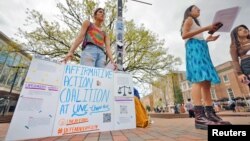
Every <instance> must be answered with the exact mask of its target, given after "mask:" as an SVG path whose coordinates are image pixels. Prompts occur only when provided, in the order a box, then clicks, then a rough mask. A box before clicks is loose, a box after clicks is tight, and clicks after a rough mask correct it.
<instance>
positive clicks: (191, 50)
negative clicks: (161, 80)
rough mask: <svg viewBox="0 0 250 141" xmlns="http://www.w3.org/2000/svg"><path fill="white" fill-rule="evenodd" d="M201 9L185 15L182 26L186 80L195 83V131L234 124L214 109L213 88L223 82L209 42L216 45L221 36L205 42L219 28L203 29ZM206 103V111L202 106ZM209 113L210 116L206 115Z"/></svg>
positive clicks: (190, 9)
mask: <svg viewBox="0 0 250 141" xmlns="http://www.w3.org/2000/svg"><path fill="white" fill-rule="evenodd" d="M199 16H200V9H199V8H198V7H197V6H195V5H192V6H190V7H189V8H188V9H187V10H186V11H185V14H184V19H183V23H182V26H181V35H182V38H183V39H184V40H185V41H186V44H185V46H186V76H187V80H189V81H190V82H192V83H193V84H192V91H191V93H192V99H193V103H194V105H195V106H194V111H195V127H196V128H199V129H207V126H208V125H221V124H230V123H229V122H225V121H222V119H221V118H219V117H218V116H217V115H216V114H215V112H214V109H213V107H212V100H211V94H210V87H211V83H212V84H218V83H220V78H219V77H218V74H217V72H216V70H215V68H214V65H213V63H212V61H211V58H210V54H209V50H208V45H207V42H209V41H215V40H217V39H218V37H219V35H217V36H212V35H210V36H208V37H207V39H206V40H205V39H204V38H203V32H205V31H216V30H217V29H218V27H217V26H216V24H212V25H209V26H205V27H201V26H200V23H199V21H198V19H197V18H198V17H199ZM201 99H203V101H204V103H205V109H204V107H203V105H202V101H201ZM205 112H206V114H207V115H206V114H205Z"/></svg>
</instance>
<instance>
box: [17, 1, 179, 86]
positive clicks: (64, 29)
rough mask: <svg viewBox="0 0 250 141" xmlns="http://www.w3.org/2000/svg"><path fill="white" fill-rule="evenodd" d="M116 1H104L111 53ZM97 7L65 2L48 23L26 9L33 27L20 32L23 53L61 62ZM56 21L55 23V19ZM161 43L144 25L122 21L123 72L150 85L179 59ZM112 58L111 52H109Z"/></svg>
mask: <svg viewBox="0 0 250 141" xmlns="http://www.w3.org/2000/svg"><path fill="white" fill-rule="evenodd" d="M116 4H117V0H107V1H106V2H105V6H104V7H105V14H106V21H105V23H104V27H105V29H106V31H107V33H108V35H109V36H110V39H111V46H112V48H113V52H115V51H114V50H115V41H116V40H115V31H114V26H115V21H116V19H117V6H116ZM98 6H99V2H98V1H94V0H84V1H81V2H80V1H76V0H65V4H64V3H58V4H57V8H58V9H59V10H60V15H57V16H56V17H55V18H56V19H55V20H54V21H48V20H47V19H45V18H44V16H43V15H42V14H41V13H39V12H38V11H36V10H29V9H28V10H27V13H28V17H27V26H29V27H30V26H34V27H36V28H34V29H32V30H29V31H25V30H24V29H20V30H19V31H20V32H19V33H20V34H19V35H20V37H22V38H23V40H25V41H24V43H23V44H24V45H25V46H26V50H27V51H29V52H31V53H36V54H40V55H47V56H49V57H51V58H57V59H59V58H60V59H62V57H63V56H65V55H66V54H67V52H68V51H69V48H70V45H71V43H72V42H73V40H74V38H75V37H76V36H77V34H78V32H79V30H80V27H81V25H82V22H83V21H84V20H86V19H89V20H91V19H93V17H92V15H93V14H92V13H93V11H94V9H95V8H97V7H98ZM58 19H59V20H58ZM164 43H165V41H164V40H159V37H158V36H157V35H156V34H154V33H153V32H152V31H150V30H148V29H146V28H145V27H144V25H140V26H137V25H136V24H135V22H134V21H133V20H130V21H127V20H125V34H124V47H125V51H126V55H125V56H124V64H123V66H124V70H125V71H128V72H131V73H132V74H133V77H134V78H135V79H136V80H137V81H139V82H151V78H152V77H154V76H158V75H160V74H162V73H163V72H166V71H167V70H168V69H169V68H172V67H173V66H175V65H178V64H180V58H176V57H174V56H173V55H170V54H168V53H167V49H165V48H164V47H163V46H164ZM74 55H75V57H74V58H73V60H74V61H77V62H78V61H79V60H80V48H79V49H78V50H77V51H76V52H75V54H74ZM113 55H114V53H113Z"/></svg>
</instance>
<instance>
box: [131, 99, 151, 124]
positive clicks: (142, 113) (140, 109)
mask: <svg viewBox="0 0 250 141" xmlns="http://www.w3.org/2000/svg"><path fill="white" fill-rule="evenodd" d="M134 100H135V114H136V126H137V127H141V128H145V127H147V126H148V114H147V112H146V110H145V108H144V106H143V105H142V103H141V101H140V100H139V99H138V98H137V97H134Z"/></svg>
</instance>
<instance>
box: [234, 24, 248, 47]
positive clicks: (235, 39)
mask: <svg viewBox="0 0 250 141" xmlns="http://www.w3.org/2000/svg"><path fill="white" fill-rule="evenodd" d="M240 27H243V28H245V29H247V30H248V31H249V29H248V28H247V26H245V25H244V24H242V25H239V26H236V27H235V28H234V29H233V30H232V31H231V34H230V36H231V44H234V45H235V46H236V47H237V48H239V47H240V41H239V38H238V29H239V28H240ZM247 38H248V39H250V35H249V34H248V36H247Z"/></svg>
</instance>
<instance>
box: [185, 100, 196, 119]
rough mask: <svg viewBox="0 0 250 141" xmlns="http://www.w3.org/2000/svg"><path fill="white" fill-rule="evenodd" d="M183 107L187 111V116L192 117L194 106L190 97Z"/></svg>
mask: <svg viewBox="0 0 250 141" xmlns="http://www.w3.org/2000/svg"><path fill="white" fill-rule="evenodd" d="M185 107H186V109H187V111H188V114H189V117H190V118H194V117H195V116H194V106H193V104H192V102H191V99H190V98H189V99H188V101H187V103H186V104H185Z"/></svg>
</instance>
